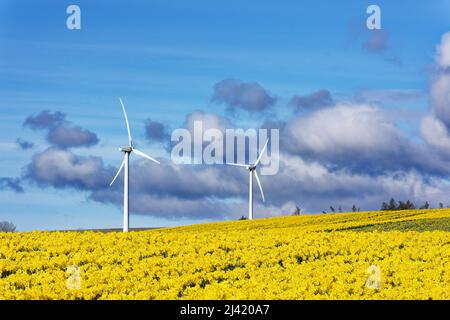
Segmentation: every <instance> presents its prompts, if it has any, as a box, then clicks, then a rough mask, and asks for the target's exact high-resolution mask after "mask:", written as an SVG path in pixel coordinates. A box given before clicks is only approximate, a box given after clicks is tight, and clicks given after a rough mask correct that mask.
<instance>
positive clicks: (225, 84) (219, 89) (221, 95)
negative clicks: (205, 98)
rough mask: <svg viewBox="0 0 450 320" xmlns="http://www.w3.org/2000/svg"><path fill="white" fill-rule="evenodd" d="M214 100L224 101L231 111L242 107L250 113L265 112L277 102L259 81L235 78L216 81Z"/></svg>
mask: <svg viewBox="0 0 450 320" xmlns="http://www.w3.org/2000/svg"><path fill="white" fill-rule="evenodd" d="M212 100H213V101H216V102H219V103H224V104H225V105H226V106H227V110H229V111H231V112H235V111H237V110H238V109H241V110H245V111H247V112H250V113H261V112H265V111H267V110H268V109H269V108H270V107H271V106H273V105H274V104H275V102H276V98H275V97H274V96H272V95H270V94H269V92H268V91H267V90H266V89H264V88H263V87H262V86H261V85H259V84H258V83H256V82H241V81H239V80H235V79H225V80H222V81H220V82H218V83H216V84H215V85H214V93H213V96H212Z"/></svg>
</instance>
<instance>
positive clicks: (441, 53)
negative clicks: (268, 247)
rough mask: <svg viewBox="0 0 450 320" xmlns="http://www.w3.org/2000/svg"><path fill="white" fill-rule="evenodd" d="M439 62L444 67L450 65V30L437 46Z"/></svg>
mask: <svg viewBox="0 0 450 320" xmlns="http://www.w3.org/2000/svg"><path fill="white" fill-rule="evenodd" d="M437 64H438V65H439V66H440V67H442V68H448V67H450V32H447V33H444V35H443V36H442V38H441V43H440V44H439V45H438V47H437Z"/></svg>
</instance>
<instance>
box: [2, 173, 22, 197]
mask: <svg viewBox="0 0 450 320" xmlns="http://www.w3.org/2000/svg"><path fill="white" fill-rule="evenodd" d="M6 189H10V190H13V191H15V192H17V193H23V192H24V189H23V187H22V184H21V180H20V179H19V178H9V177H0V190H6Z"/></svg>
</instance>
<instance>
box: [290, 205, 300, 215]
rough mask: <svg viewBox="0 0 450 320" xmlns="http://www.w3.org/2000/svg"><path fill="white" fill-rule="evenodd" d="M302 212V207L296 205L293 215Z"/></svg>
mask: <svg viewBox="0 0 450 320" xmlns="http://www.w3.org/2000/svg"><path fill="white" fill-rule="evenodd" d="M301 212H302V209H300V207H299V206H295V210H294V212H293V213H292V215H293V216H299V215H300V213H301Z"/></svg>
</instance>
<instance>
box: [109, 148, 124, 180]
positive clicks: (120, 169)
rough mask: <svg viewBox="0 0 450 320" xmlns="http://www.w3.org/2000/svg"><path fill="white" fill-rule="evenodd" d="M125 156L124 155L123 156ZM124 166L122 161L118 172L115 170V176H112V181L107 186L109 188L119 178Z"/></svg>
mask: <svg viewBox="0 0 450 320" xmlns="http://www.w3.org/2000/svg"><path fill="white" fill-rule="evenodd" d="M125 156H126V155H125ZM124 165H125V159H123V161H122V164H121V165H120V168H119V170H117V173H116V175H115V176H114V179H112V181H111V183H110V184H109V186H110V187H111V186H112V184H113V183H114V181H116V179H117V177H118V176H119V173H120V171H122V168H123V166H124Z"/></svg>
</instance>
